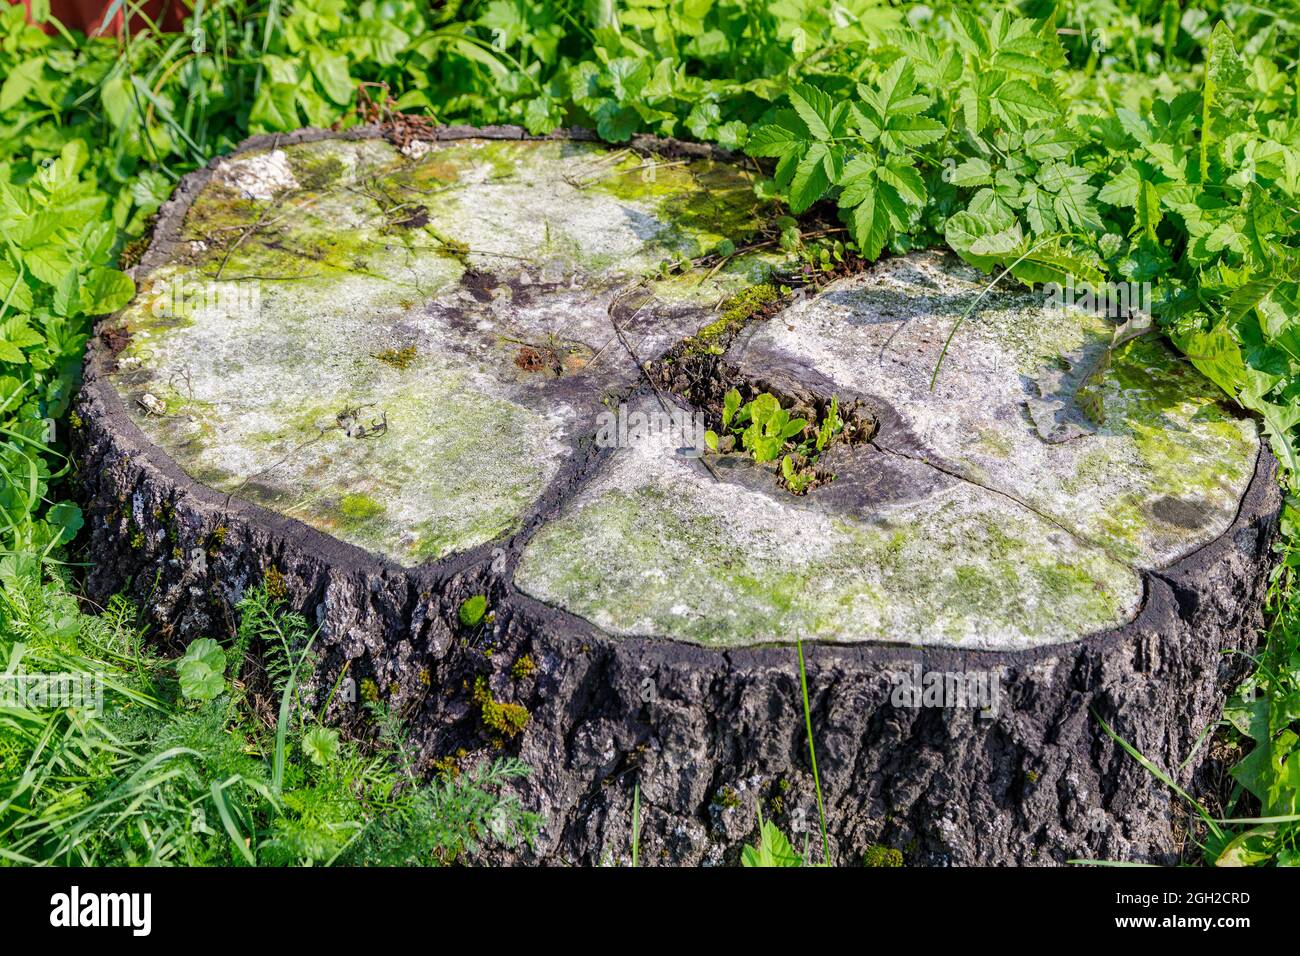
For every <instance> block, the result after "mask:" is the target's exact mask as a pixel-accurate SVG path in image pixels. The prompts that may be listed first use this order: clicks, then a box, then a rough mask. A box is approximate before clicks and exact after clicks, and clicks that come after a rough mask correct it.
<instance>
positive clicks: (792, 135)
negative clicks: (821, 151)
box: [745, 110, 812, 158]
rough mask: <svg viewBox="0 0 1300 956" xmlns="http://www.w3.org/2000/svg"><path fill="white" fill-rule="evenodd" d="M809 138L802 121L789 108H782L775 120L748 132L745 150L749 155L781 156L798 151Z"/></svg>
mask: <svg viewBox="0 0 1300 956" xmlns="http://www.w3.org/2000/svg"><path fill="white" fill-rule="evenodd" d="M811 139H812V135H811V134H810V133H809V132H808V130H807V128H806V127H805V126H804V125H803V121H802V120H800V119H799V117H798V116H796V115H795V114H794V113H792V112H790V111H789V110H782V111H781V112H778V113H777V114H776V122H774V123H769V124H767V125H766V126H760V127H758V128H757V129H755V130H754V131H753V132H752V133H750V136H749V144H748V145H747V146H746V147H745V151H746V152H747V153H749V155H750V156H769V157H774V158H775V157H783V156H788V155H790V154H792V153H796V152H798V151H799V150H800V149H801V148H803V147H805V146H807V145H808V143H809V142H810V141H811Z"/></svg>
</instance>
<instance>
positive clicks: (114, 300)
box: [81, 266, 135, 315]
mask: <svg viewBox="0 0 1300 956" xmlns="http://www.w3.org/2000/svg"><path fill="white" fill-rule="evenodd" d="M134 295H135V283H134V282H132V281H131V277H130V276H128V275H127V274H126V273H125V272H118V271H117V270H116V269H105V268H102V267H100V266H96V267H95V268H93V269H91V270H90V272H89V273H88V274H87V275H86V279H85V281H84V283H83V284H82V286H81V311H82V312H84V313H86V315H108V314H109V313H111V312H116V311H117V310H118V309H120V308H122V306H124V305H126V304H127V303H128V302H130V301H131V298H132V297H133V296H134Z"/></svg>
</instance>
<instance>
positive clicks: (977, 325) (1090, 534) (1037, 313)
mask: <svg viewBox="0 0 1300 956" xmlns="http://www.w3.org/2000/svg"><path fill="white" fill-rule="evenodd" d="M987 282H988V280H987V279H985V278H984V277H981V276H979V275H978V274H977V273H974V272H973V271H971V270H969V269H967V268H965V267H962V266H959V265H957V264H956V263H955V262H954V261H953V260H952V259H949V258H945V257H943V256H942V255H941V254H938V253H924V254H915V255H912V256H908V257H905V258H900V259H893V260H888V261H886V262H884V263H881V264H880V265H878V266H877V267H876V268H875V269H873V270H872V271H871V272H869V273H866V274H863V275H861V276H856V277H853V278H849V279H844V280H841V281H839V282H836V283H834V284H832V285H830V286H828V287H827V288H826V289H825V290H824V291H823V292H822V293H820V294H819V295H817V296H815V297H813V298H810V299H808V300H806V301H804V302H800V303H796V304H795V305H793V306H792V307H791V308H789V309H787V310H785V311H784V312H782V313H780V314H778V315H776V316H774V317H773V318H772V319H770V320H769V321H768V322H767V323H765V324H764V326H763V327H761V328H760V329H758V330H757V331H756V332H755V333H754V334H753V335H752V336H751V337H748V338H746V339H745V340H744V341H743V342H742V343H741V344H738V345H737V346H736V347H735V348H734V349H733V352H732V354H731V356H730V358H732V359H733V360H734V361H736V362H738V363H739V364H740V366H741V368H742V371H751V372H758V371H761V370H763V369H766V368H770V367H771V366H772V365H774V364H779V365H783V366H787V367H793V368H802V369H806V370H811V371H814V372H816V373H819V374H820V375H823V376H825V377H826V378H827V379H829V380H830V381H831V382H832V383H834V386H836V387H839V388H842V389H843V390H845V392H854V393H860V394H865V395H867V396H874V397H876V398H879V399H883V400H884V401H886V402H887V403H888V404H889V405H891V406H892V407H893V408H894V409H895V410H896V411H897V412H898V414H899V415H900V416H901V417H902V420H903V422H904V423H905V425H906V427H907V429H910V431H911V432H912V433H913V436H914V438H915V442H916V444H919V446H920V451H919V452H917V451H915V450H912V451H911V452H910V453H912V454H919V455H920V456H922V457H928V458H931V459H932V460H933V461H934V462H935V463H936V464H939V465H941V466H943V467H945V468H948V469H951V470H952V471H954V472H955V473H956V474H959V475H961V476H963V477H965V478H966V479H968V480H970V481H972V482H976V483H979V484H982V485H985V486H987V487H990V488H993V489H995V490H997V491H999V492H1003V493H1005V494H1007V495H1010V496H1011V497H1013V498H1015V499H1017V500H1018V501H1021V502H1023V503H1025V504H1026V505H1028V506H1029V507H1031V508H1033V509H1034V510H1036V511H1038V512H1040V513H1042V514H1044V515H1047V516H1049V517H1051V518H1052V519H1053V520H1055V521H1057V522H1059V523H1060V524H1062V525H1064V526H1065V527H1068V528H1070V529H1071V530H1072V531H1074V532H1075V533H1076V534H1077V535H1078V536H1079V537H1080V538H1082V539H1085V540H1088V541H1092V542H1096V543H1097V544H1098V545H1100V546H1101V547H1103V548H1105V549H1106V550H1107V551H1108V552H1109V553H1110V554H1111V555H1112V556H1114V557H1116V558H1117V559H1119V560H1122V561H1125V562H1129V563H1132V564H1133V565H1135V566H1137V567H1145V568H1150V567H1163V566H1167V565H1168V564H1170V563H1171V562H1173V561H1175V560H1177V559H1178V558H1179V557H1182V556H1183V555H1186V554H1188V553H1189V552H1191V551H1193V550H1195V549H1196V548H1197V547H1199V546H1201V545H1203V544H1205V543H1207V542H1209V541H1211V540H1213V539H1214V538H1216V537H1218V536H1219V535H1221V534H1222V533H1223V532H1224V530H1225V529H1226V528H1227V527H1228V525H1229V524H1230V523H1231V521H1232V519H1233V516H1234V515H1235V514H1236V510H1237V505H1238V502H1239V501H1240V500H1241V496H1242V494H1243V493H1244V491H1245V488H1246V486H1247V484H1248V483H1249V481H1250V477H1251V474H1252V472H1253V467H1254V462H1255V458H1256V455H1257V452H1258V437H1257V434H1256V430H1255V426H1254V425H1253V424H1252V423H1250V422H1249V421H1247V420H1244V419H1239V418H1237V417H1234V416H1233V415H1232V414H1231V413H1230V412H1228V411H1227V410H1226V409H1225V408H1224V406H1223V405H1222V404H1221V403H1220V402H1219V400H1218V398H1217V395H1216V391H1215V389H1214V387H1213V386H1212V385H1211V384H1210V383H1209V382H1207V381H1206V380H1205V379H1204V378H1202V377H1201V376H1200V374H1199V373H1197V372H1196V371H1195V370H1193V369H1192V368H1191V367H1190V365H1188V364H1187V363H1185V362H1183V361H1181V360H1180V359H1179V358H1177V357H1176V356H1175V355H1174V354H1173V352H1172V351H1171V350H1169V349H1168V348H1167V347H1166V346H1165V345H1164V344H1162V343H1161V342H1160V341H1159V340H1158V339H1157V338H1155V337H1154V336H1153V337H1146V338H1142V339H1138V340H1136V341H1134V342H1132V343H1130V344H1128V345H1126V346H1123V347H1122V348H1120V349H1119V350H1117V351H1116V352H1115V353H1114V354H1113V356H1112V359H1111V361H1110V364H1109V367H1107V368H1105V369H1104V370H1103V371H1102V372H1101V373H1100V375H1099V378H1097V379H1096V380H1095V381H1096V382H1097V383H1098V384H1096V385H1095V386H1094V387H1093V391H1094V392H1095V400H1096V407H1094V408H1093V410H1092V419H1093V421H1092V422H1091V423H1088V421H1087V419H1081V420H1083V421H1084V422H1085V424H1088V426H1089V427H1087V428H1085V429H1083V430H1082V433H1081V434H1079V435H1078V436H1077V437H1074V438H1071V439H1069V440H1065V441H1056V442H1052V441H1048V440H1045V438H1044V437H1043V435H1042V433H1041V432H1040V429H1039V428H1037V427H1035V422H1034V420H1033V419H1032V418H1031V416H1030V414H1029V405H1028V403H1029V402H1031V401H1034V400H1037V399H1039V398H1040V394H1039V392H1040V384H1041V383H1046V382H1049V381H1053V380H1054V379H1059V377H1060V376H1059V374H1054V373H1055V372H1057V371H1058V370H1059V368H1060V367H1061V365H1062V364H1063V363H1064V364H1065V365H1067V366H1068V365H1069V364H1070V363H1071V362H1075V363H1079V362H1081V361H1082V359H1081V358H1080V356H1085V355H1091V356H1095V355H1097V354H1098V351H1099V350H1104V349H1105V348H1106V346H1107V345H1108V343H1109V342H1110V340H1111V336H1112V331H1113V329H1114V327H1115V321H1114V320H1111V319H1108V318H1106V317H1104V316H1097V315H1094V314H1092V313H1085V312H1083V311H1080V310H1077V309H1061V308H1056V307H1053V306H1052V305H1051V304H1050V303H1049V302H1048V301H1047V298H1046V297H1045V296H1044V295H1043V294H1041V293H1034V294H1024V293H1020V294H1010V293H1003V292H999V291H997V290H995V291H994V292H992V293H990V294H989V295H987V296H986V297H985V298H984V300H983V301H982V302H981V304H980V308H979V311H978V312H977V313H975V314H973V315H971V316H970V317H968V318H966V319H965V321H964V322H963V323H962V324H961V326H960V327H959V328H958V329H957V331H956V334H955V335H953V338H952V345H951V347H950V348H949V350H948V353H947V355H946V357H945V358H944V359H943V362H942V366H941V367H940V368H939V373H938V376H937V379H936V381H935V384H934V388H933V389H931V378H932V376H933V375H934V372H935V368H936V366H937V365H939V358H940V353H941V351H942V348H943V344H944V342H945V340H946V339H947V337H948V336H949V334H950V333H951V332H952V329H953V327H954V324H955V323H957V322H958V320H959V319H960V318H961V317H962V315H963V314H964V313H965V312H966V310H967V308H968V306H969V305H970V303H971V302H972V301H973V300H974V297H975V296H976V295H977V294H978V293H979V291H980V290H981V288H983V285H984V284H986V283H987ZM1043 387H1044V388H1045V387H1046V386H1045V385H1044V386H1043ZM877 441H878V443H879V444H880V445H881V446H882V447H886V448H889V447H905V446H907V444H908V442H909V441H910V439H908V438H907V436H903V435H900V434H898V433H897V432H895V433H892V434H891V432H890V431H889V429H888V428H886V429H885V430H883V431H882V433H881V434H880V436H879V437H878V439H877Z"/></svg>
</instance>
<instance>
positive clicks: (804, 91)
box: [787, 83, 843, 141]
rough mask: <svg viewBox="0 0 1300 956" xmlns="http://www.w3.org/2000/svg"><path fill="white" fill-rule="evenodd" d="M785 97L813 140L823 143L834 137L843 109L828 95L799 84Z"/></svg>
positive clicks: (815, 88) (804, 84) (813, 87)
mask: <svg viewBox="0 0 1300 956" xmlns="http://www.w3.org/2000/svg"><path fill="white" fill-rule="evenodd" d="M787 95H788V97H789V100H790V105H791V106H793V107H794V111H795V112H796V113H798V114H799V118H800V119H801V120H803V121H804V125H806V126H807V127H808V131H809V132H810V133H811V134H812V136H813V138H814V139H818V140H823V141H824V140H828V139H830V138H831V137H832V136H833V135H834V133H833V130H835V128H836V126H837V125H838V117H839V116H841V115H842V114H843V108H842V107H840V106H837V105H836V103H835V101H834V100H832V99H831V98H830V96H829V95H827V94H826V93H823V92H822V91H821V90H819V89H817V87H815V86H811V85H809V84H807V83H800V84H799V85H798V86H795V87H794V88H792V89H791V90H790V92H789V94H787Z"/></svg>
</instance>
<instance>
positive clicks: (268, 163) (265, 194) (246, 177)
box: [217, 149, 298, 202]
mask: <svg viewBox="0 0 1300 956" xmlns="http://www.w3.org/2000/svg"><path fill="white" fill-rule="evenodd" d="M217 177H218V178H219V179H221V180H222V181H224V182H226V183H228V184H229V185H231V186H233V187H234V188H235V189H238V190H239V192H240V193H241V194H242V195H243V196H244V198H245V199H257V200H260V201H263V202H266V201H269V200H271V199H274V198H275V196H276V194H277V193H280V192H283V191H285V190H288V189H297V188H298V181H297V180H296V179H294V176H293V170H292V169H290V167H289V157H288V156H287V155H286V154H285V151H284V150H282V149H273V150H270V151H268V152H265V153H257V154H254V155H252V156H249V157H248V158H246V159H231V160H226V161H224V162H220V163H218V164H217Z"/></svg>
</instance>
